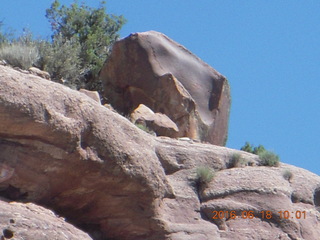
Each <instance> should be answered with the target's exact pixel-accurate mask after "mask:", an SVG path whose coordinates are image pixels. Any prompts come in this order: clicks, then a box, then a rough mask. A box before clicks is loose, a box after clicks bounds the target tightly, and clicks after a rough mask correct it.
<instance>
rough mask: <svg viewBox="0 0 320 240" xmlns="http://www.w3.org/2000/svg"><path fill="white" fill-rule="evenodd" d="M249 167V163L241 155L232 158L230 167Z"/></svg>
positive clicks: (236, 154)
mask: <svg viewBox="0 0 320 240" xmlns="http://www.w3.org/2000/svg"><path fill="white" fill-rule="evenodd" d="M247 165H248V161H247V160H246V159H244V158H243V157H241V155H240V154H239V153H235V154H233V155H232V157H231V162H230V167H244V166H247Z"/></svg>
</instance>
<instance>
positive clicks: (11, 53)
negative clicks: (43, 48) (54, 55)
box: [0, 42, 40, 70]
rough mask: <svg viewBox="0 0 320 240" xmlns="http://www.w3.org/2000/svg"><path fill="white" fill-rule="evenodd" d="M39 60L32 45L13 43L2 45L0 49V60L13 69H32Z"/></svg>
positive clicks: (36, 50) (36, 51)
mask: <svg viewBox="0 0 320 240" xmlns="http://www.w3.org/2000/svg"><path fill="white" fill-rule="evenodd" d="M39 58H40V56H39V51H38V49H37V47H36V46H35V45H34V44H25V43H23V42H13V43H10V44H9V43H7V44H3V45H2V46H1V49H0V59H3V60H5V61H6V62H7V63H8V64H9V65H11V66H13V67H18V68H21V69H25V70H26V69H29V68H30V67H32V66H33V65H34V64H35V63H36V62H37V61H38V60H39Z"/></svg>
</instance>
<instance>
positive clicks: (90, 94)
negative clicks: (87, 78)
mask: <svg viewBox="0 0 320 240" xmlns="http://www.w3.org/2000/svg"><path fill="white" fill-rule="evenodd" d="M79 92H81V93H84V94H85V95H87V96H88V97H90V98H92V99H93V100H95V101H96V102H98V103H100V104H101V100H100V95H99V93H98V92H97V91H89V90H87V89H83V88H81V89H79Z"/></svg>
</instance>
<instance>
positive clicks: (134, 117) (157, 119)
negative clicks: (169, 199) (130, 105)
mask: <svg viewBox="0 0 320 240" xmlns="http://www.w3.org/2000/svg"><path fill="white" fill-rule="evenodd" d="M130 118H131V121H132V122H133V123H136V124H143V125H144V126H146V127H148V128H149V129H150V130H152V131H154V132H155V133H156V135H157V136H168V137H176V136H177V133H178V131H179V129H178V127H177V125H176V124H175V123H174V122H172V121H171V119H170V118H168V116H167V115H165V114H162V113H154V112H153V111H152V110H151V109H150V108H148V107H147V106H145V105H143V104H140V105H139V106H138V107H137V108H136V109H135V110H134V111H133V112H132V113H131V115H130Z"/></svg>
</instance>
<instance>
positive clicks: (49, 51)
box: [39, 35, 84, 88]
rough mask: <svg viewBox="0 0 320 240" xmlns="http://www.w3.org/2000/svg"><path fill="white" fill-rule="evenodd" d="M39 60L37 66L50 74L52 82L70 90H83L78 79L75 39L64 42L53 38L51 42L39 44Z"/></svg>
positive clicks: (77, 55)
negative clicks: (62, 81) (59, 83)
mask: <svg viewBox="0 0 320 240" xmlns="http://www.w3.org/2000/svg"><path fill="white" fill-rule="evenodd" d="M39 51H40V53H41V59H40V61H39V65H41V68H42V69H43V70H45V71H47V72H49V73H50V75H51V78H52V79H53V80H54V81H57V82H60V81H61V79H64V84H65V85H67V86H69V87H71V88H83V87H84V85H82V84H81V77H80V72H81V68H80V58H79V55H80V51H81V48H80V44H79V42H78V40H77V39H75V38H71V39H70V40H64V39H63V38H62V36H60V35H57V36H55V37H54V39H53V42H52V43H49V42H42V43H39Z"/></svg>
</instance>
